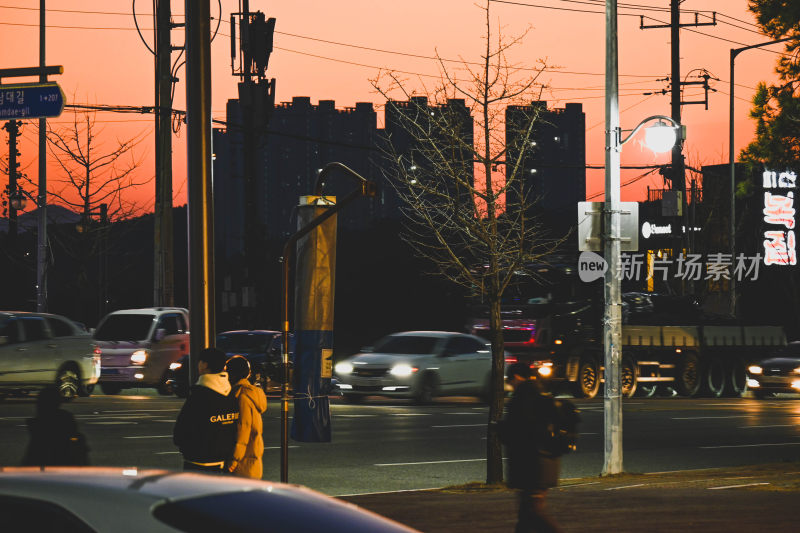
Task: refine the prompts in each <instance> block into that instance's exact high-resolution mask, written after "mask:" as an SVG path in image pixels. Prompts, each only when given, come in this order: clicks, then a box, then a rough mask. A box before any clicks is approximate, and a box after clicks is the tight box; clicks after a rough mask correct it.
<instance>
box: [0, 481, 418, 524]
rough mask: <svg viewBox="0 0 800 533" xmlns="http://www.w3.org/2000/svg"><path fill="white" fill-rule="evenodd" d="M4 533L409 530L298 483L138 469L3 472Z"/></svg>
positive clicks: (0, 492) (1, 510)
mask: <svg viewBox="0 0 800 533" xmlns="http://www.w3.org/2000/svg"><path fill="white" fill-rule="evenodd" d="M0 513H2V524H3V526H2V527H3V531H9V532H11V531H70V532H81V533H83V532H85V533H106V532H111V533H142V532H147V533H168V532H176V531H183V532H186V533H206V532H208V531H213V532H219V533H224V532H228V531H236V532H239V533H256V532H270V533H289V532H300V531H302V532H303V533H345V532H347V533H366V532H373V531H385V532H387V533H401V532H404V533H408V532H413V531H415V530H413V529H410V528H408V527H406V526H404V525H402V524H399V523H397V522H394V521H391V520H389V519H387V518H383V517H381V516H380V515H377V514H374V513H372V512H370V511H366V510H364V509H361V508H360V507H357V506H355V505H353V504H350V503H346V502H343V501H340V500H336V499H334V498H331V497H329V496H325V495H323V494H320V493H318V492H315V491H313V490H310V489H307V488H305V487H300V486H297V485H287V484H282V483H271V482H265V481H256V480H250V479H244V478H237V477H233V476H220V475H217V476H214V475H207V474H199V473H181V472H170V471H167V470H139V469H137V468H96V467H83V468H51V467H48V468H42V469H40V468H7V467H4V468H2V469H0Z"/></svg>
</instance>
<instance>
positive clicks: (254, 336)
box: [217, 333, 272, 352]
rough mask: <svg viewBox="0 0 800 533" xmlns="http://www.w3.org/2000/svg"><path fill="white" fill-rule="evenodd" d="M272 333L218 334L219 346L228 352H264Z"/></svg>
mask: <svg viewBox="0 0 800 533" xmlns="http://www.w3.org/2000/svg"><path fill="white" fill-rule="evenodd" d="M271 338H272V335H264V334H263V333H231V334H224V333H223V334H220V335H217V348H219V349H220V350H224V351H226V352H264V351H266V349H267V343H268V342H269V341H270V339H271Z"/></svg>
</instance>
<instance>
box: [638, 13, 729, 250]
mask: <svg viewBox="0 0 800 533" xmlns="http://www.w3.org/2000/svg"><path fill="white" fill-rule="evenodd" d="M682 1H683V0H670V23H669V24H656V25H650V26H645V24H644V17H642V18H641V24H640V26H639V27H640V28H641V29H643V30H644V29H652V28H669V29H670V58H671V60H670V71H671V72H670V110H671V114H670V116H671V117H672V120H674V121H675V123H676V124H682V122H681V106H682V105H686V104H700V103H704V104H705V106H706V109H708V78H709V77H710V76H706V77H705V79H704V81H703V82H688V81H685V82H684V81H681V41H680V38H681V33H680V31H681V28H685V27H696V26H716V25H717V14H716V12H714V13H713V14H712V22H700V21H699V17H698V14H697V13H695V14H694V22H692V23H684V24H681V12H680V5H681V2H682ZM698 83H702V84H704V86H705V89H706V98H705V101H700V102H686V101H683V100H682V99H681V88H682V87H683V86H685V85H696V84H698ZM670 181H671V182H672V190H674V191H676V192H677V193H678V195H679V196H680V198H679V204H678V205H679V209H680V219H681V223H680V224H679V226H680V227H682V228H684V229H683V231H681V233H680V235H679V237H678V238H679V242H680V243H681V245H680V248H683V247H684V245H685V243H687V242H688V235H689V232H691V231H692V229H691V228H690V227H689V224H688V223H687V219H688V212H687V211H688V210H687V209H686V169H685V164H684V159H683V139H680V140H679V141H678V142H676V143H675V146H673V147H672V174H671V177H670ZM692 201H694V199H692Z"/></svg>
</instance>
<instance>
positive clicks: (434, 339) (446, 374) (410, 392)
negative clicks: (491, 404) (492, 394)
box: [335, 331, 492, 403]
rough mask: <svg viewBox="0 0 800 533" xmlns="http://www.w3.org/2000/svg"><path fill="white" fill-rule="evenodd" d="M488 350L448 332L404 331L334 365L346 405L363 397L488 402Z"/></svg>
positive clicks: (486, 345) (481, 342)
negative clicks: (470, 398)
mask: <svg viewBox="0 0 800 533" xmlns="http://www.w3.org/2000/svg"><path fill="white" fill-rule="evenodd" d="M491 364H492V353H491V345H490V344H489V343H488V342H487V341H486V340H485V339H481V338H480V337H476V336H475V335H468V334H466V333H455V332H447V331H406V332H402V333H394V334H392V335H388V336H386V337H384V338H382V339H380V340H379V341H378V342H376V343H375V346H374V347H373V348H370V349H366V350H362V353H358V354H356V355H354V356H353V357H350V358H347V359H345V360H343V361H340V362H338V363H337V364H336V367H335V369H336V375H337V377H338V378H339V384H338V385H339V389H340V390H341V392H342V395H343V397H344V399H345V401H349V402H359V401H361V400H363V399H364V397H366V396H389V397H398V398H413V399H414V400H415V401H416V402H417V403H428V402H430V401H431V400H432V399H433V398H434V397H436V396H453V395H470V396H480V397H481V398H484V399H485V398H488V396H489V390H490V376H491Z"/></svg>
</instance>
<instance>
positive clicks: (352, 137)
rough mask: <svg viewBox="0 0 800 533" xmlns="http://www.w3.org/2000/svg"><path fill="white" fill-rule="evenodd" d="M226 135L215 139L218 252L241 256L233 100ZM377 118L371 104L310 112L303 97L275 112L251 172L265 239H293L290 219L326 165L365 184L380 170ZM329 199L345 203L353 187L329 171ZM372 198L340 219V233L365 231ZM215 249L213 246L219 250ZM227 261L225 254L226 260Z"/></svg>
mask: <svg viewBox="0 0 800 533" xmlns="http://www.w3.org/2000/svg"><path fill="white" fill-rule="evenodd" d="M227 113H228V128H227V129H225V130H221V129H220V130H215V132H214V143H215V144H214V153H215V162H214V193H215V197H216V201H215V204H216V206H217V210H218V213H217V221H216V226H217V240H218V241H219V240H220V237H222V239H223V240H228V241H230V242H224V243H222V244H221V245H220V246H221V247H222V248H223V249H224V248H231V249H235V248H238V249H241V247H242V239H243V230H242V227H243V224H244V218H243V214H242V213H241V208H240V207H237V206H242V205H244V202H243V199H244V197H243V195H244V194H245V188H244V185H243V184H244V176H243V172H244V168H245V167H244V165H243V164H242V159H243V150H242V148H243V144H244V143H243V132H242V130H241V129H240V128H237V127H236V126H235V125H236V124H240V123H241V106H240V105H239V102H238V100H229V101H228V108H227ZM376 132H377V115H376V113H375V110H374V109H373V106H372V104H371V103H357V104H356V106H355V107H348V108H345V109H336V107H335V103H334V101H333V100H321V101H320V102H319V104H317V105H312V104H311V100H310V99H309V98H308V97H302V96H298V97H294V98H293V99H292V101H291V102H284V103H281V104H280V105H277V106H275V109H274V110H273V112H272V115H271V118H270V121H269V125H268V126H267V130H266V132H264V133H263V134H262V135H261V136H260V142H259V143H256V145H257V148H256V153H257V155H256V158H257V163H256V164H255V165H253V168H254V171H255V172H257V173H258V175H257V176H255V187H254V190H255V193H256V196H257V198H256V202H257V204H256V205H257V221H258V224H259V225H260V226H261V230H262V233H263V235H264V236H265V237H267V238H275V239H284V238H286V237H288V236H289V235H291V234H292V233H294V231H295V230H296V227H297V220H296V218H295V216H294V213H295V208H296V207H297V205H298V200H299V198H300V196H305V195H309V194H313V193H314V187H315V184H316V182H317V176H318V175H319V171H320V170H321V169H322V168H323V167H324V166H325V165H326V164H328V163H331V162H339V163H343V164H345V165H347V166H348V167H350V168H351V169H353V170H354V171H355V172H357V173H358V174H360V175H362V176H364V177H365V178H367V179H369V180H375V179H376V176H377V171H376V169H377V167H376V165H375V163H374V161H375V160H376V153H375V145H376V142H375V136H376ZM329 176H330V177H329V179H328V183H327V184H326V186H325V192H326V194H331V195H334V196H337V197H342V196H344V195H345V194H347V193H348V192H350V191H352V190H353V189H354V188H356V187H357V186H358V184H357V183H356V182H355V181H353V180H352V178H350V177H349V176H346V175H343V173H342V172H341V171H333V172H332V173H331V174H330V175H329ZM374 216H375V213H374V212H373V205H372V202H371V201H370V200H369V199H363V200H361V199H360V200H358V201H356V202H354V203H353V204H352V205H350V206H348V207H347V208H346V209H344V210H343V211H342V212H341V213H340V214H339V217H338V218H339V225H340V227H344V228H350V229H352V228H358V227H364V226H366V225H367V224H368V223H369V221H370V220H371V219H372V218H374ZM219 249H220V247H219V246H218V250H219ZM227 255H229V254H228V253H226V256H227Z"/></svg>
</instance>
